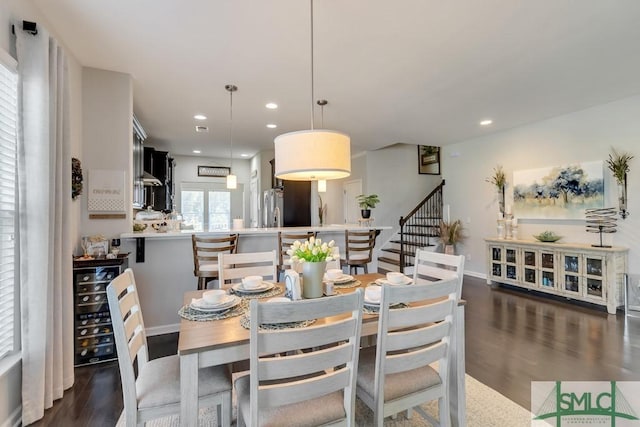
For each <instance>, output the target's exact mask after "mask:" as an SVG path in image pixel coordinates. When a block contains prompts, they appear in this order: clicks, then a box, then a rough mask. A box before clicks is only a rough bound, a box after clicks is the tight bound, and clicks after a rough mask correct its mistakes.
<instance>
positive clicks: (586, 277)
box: [485, 239, 628, 314]
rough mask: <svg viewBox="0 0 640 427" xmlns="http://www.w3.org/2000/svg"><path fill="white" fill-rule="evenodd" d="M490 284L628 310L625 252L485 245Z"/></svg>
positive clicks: (583, 247) (508, 243)
mask: <svg viewBox="0 0 640 427" xmlns="http://www.w3.org/2000/svg"><path fill="white" fill-rule="evenodd" d="M485 242H486V246H487V283H488V284H491V283H494V282H495V283H504V284H508V285H514V286H519V287H523V288H528V289H532V290H536V291H541V292H546V293H550V294H554V295H559V296H563V297H566V298H571V299H576V300H580V301H585V302H589V303H593V304H598V305H602V306H606V307H607V311H608V312H609V313H611V314H614V313H615V312H616V310H617V308H618V307H619V306H622V305H623V304H624V275H625V273H626V272H627V253H628V249H627V248H622V247H611V248H598V247H593V246H588V245H581V244H565V243H543V242H537V241H529V240H506V239H485Z"/></svg>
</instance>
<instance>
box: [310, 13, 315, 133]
mask: <svg viewBox="0 0 640 427" xmlns="http://www.w3.org/2000/svg"><path fill="white" fill-rule="evenodd" d="M310 28H311V130H313V100H314V99H315V97H314V93H313V84H314V82H313V0H311V25H310Z"/></svg>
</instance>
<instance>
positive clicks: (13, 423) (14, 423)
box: [0, 405, 22, 427]
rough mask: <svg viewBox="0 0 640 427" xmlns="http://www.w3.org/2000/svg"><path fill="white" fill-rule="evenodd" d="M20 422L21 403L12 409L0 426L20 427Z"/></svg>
mask: <svg viewBox="0 0 640 427" xmlns="http://www.w3.org/2000/svg"><path fill="white" fill-rule="evenodd" d="M21 424H22V405H20V406H18V407H17V408H16V409H14V411H13V412H12V413H11V415H9V418H7V419H6V420H5V421H4V422H3V423H2V425H1V426H0V427H20V425H21Z"/></svg>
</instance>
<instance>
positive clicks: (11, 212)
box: [0, 51, 18, 358]
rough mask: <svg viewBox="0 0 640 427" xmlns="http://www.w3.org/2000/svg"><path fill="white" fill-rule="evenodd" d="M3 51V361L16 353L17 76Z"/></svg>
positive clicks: (0, 256) (0, 162) (0, 242)
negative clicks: (8, 355)
mask: <svg viewBox="0 0 640 427" xmlns="http://www.w3.org/2000/svg"><path fill="white" fill-rule="evenodd" d="M11 62H12V60H11V59H10V58H7V55H6V54H5V53H4V52H3V51H0V358H2V357H3V356H5V355H6V354H7V353H9V352H11V351H13V350H15V348H14V346H15V328H16V316H15V301H16V299H15V292H16V290H17V287H16V283H15V280H16V275H15V271H16V244H15V243H16V237H17V236H16V234H17V233H16V184H17V182H16V181H17V180H16V155H17V150H16V145H17V118H18V75H17V74H16V72H15V66H14V65H13V64H11Z"/></svg>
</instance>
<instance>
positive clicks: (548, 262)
mask: <svg viewBox="0 0 640 427" xmlns="http://www.w3.org/2000/svg"><path fill="white" fill-rule="evenodd" d="M540 260H541V262H540V265H541V266H542V268H550V269H553V267H554V266H555V263H554V261H553V254H552V253H548V252H541V253H540Z"/></svg>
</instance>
